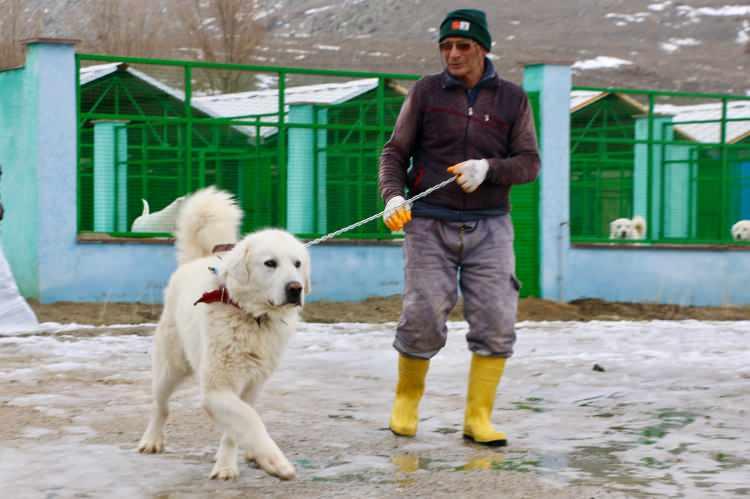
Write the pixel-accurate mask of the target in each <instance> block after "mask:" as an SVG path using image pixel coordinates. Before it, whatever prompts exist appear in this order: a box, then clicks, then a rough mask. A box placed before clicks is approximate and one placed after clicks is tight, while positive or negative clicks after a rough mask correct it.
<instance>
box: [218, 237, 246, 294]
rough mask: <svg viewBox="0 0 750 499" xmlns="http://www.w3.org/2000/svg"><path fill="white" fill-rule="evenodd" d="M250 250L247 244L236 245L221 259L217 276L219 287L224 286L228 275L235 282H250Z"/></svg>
mask: <svg viewBox="0 0 750 499" xmlns="http://www.w3.org/2000/svg"><path fill="white" fill-rule="evenodd" d="M251 254H252V249H251V248H250V245H249V244H237V246H235V247H234V248H233V249H232V250H231V251H229V252H228V253H225V254H224V255H223V256H222V257H221V263H220V264H219V266H218V269H217V270H218V272H217V276H218V278H219V283H220V284H221V285H226V283H227V280H228V278H229V275H230V274H231V275H232V276H233V277H234V280H235V281H241V282H250V273H251V272H252V270H251V267H252V266H251V265H250V257H251Z"/></svg>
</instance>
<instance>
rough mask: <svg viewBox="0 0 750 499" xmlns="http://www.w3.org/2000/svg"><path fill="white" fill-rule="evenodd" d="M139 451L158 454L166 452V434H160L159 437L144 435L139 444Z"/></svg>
mask: <svg viewBox="0 0 750 499" xmlns="http://www.w3.org/2000/svg"><path fill="white" fill-rule="evenodd" d="M138 452H140V453H142V454H158V453H160V452H164V436H163V435H159V436H158V437H151V436H149V435H143V438H142V439H141V441H140V443H139V444H138Z"/></svg>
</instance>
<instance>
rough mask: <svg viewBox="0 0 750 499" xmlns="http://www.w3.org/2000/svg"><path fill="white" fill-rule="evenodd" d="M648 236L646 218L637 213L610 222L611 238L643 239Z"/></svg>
mask: <svg viewBox="0 0 750 499" xmlns="http://www.w3.org/2000/svg"><path fill="white" fill-rule="evenodd" d="M645 237H646V220H644V218H643V217H641V216H639V215H636V216H634V217H633V218H632V220H631V219H630V218H618V219H616V220H612V221H611V222H610V223H609V238H610V239H643V238H645Z"/></svg>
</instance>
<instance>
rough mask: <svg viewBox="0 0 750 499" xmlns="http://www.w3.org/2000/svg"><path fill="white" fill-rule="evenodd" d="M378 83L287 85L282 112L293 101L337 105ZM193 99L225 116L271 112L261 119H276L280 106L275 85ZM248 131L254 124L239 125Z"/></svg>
mask: <svg viewBox="0 0 750 499" xmlns="http://www.w3.org/2000/svg"><path fill="white" fill-rule="evenodd" d="M377 87H378V79H377V78H367V79H362V80H352V81H347V82H344V83H324V84H319V85H304V86H299V87H287V89H286V93H285V109H284V111H285V112H289V105H292V104H323V105H336V104H341V103H343V102H346V101H348V100H351V99H354V98H355V97H358V96H360V95H362V94H364V93H367V92H369V91H370V90H374V89H376V88H377ZM193 102H194V103H197V104H200V105H201V106H202V107H204V108H206V109H209V110H210V111H211V112H212V113H213V114H216V115H218V116H222V117H225V118H234V117H244V116H257V115H264V114H270V113H273V114H271V115H269V116H263V117H262V118H261V120H262V121H264V122H273V123H275V122H277V121H278V118H277V116H278V115H277V114H276V113H278V110H279V91H278V89H271V90H257V91H253V92H240V93H235V94H219V95H208V96H204V97H195V98H193ZM238 128H241V129H244V132H245V133H247V134H248V135H254V134H255V127H252V126H241V127H238ZM276 131H277V129H276V127H273V126H269V127H261V136H263V137H268V136H270V135H273V134H275V133H276Z"/></svg>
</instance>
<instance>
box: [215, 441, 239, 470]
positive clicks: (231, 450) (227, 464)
mask: <svg viewBox="0 0 750 499" xmlns="http://www.w3.org/2000/svg"><path fill="white" fill-rule="evenodd" d="M239 475H240V472H239V469H238V468H237V442H235V441H234V439H233V438H232V437H231V436H229V433H227V432H224V434H223V435H222V436H221V443H219V450H218V451H217V452H216V464H214V469H213V470H211V478H212V479H215V478H218V479H219V480H232V479H234V478H237V477H238V476H239Z"/></svg>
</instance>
